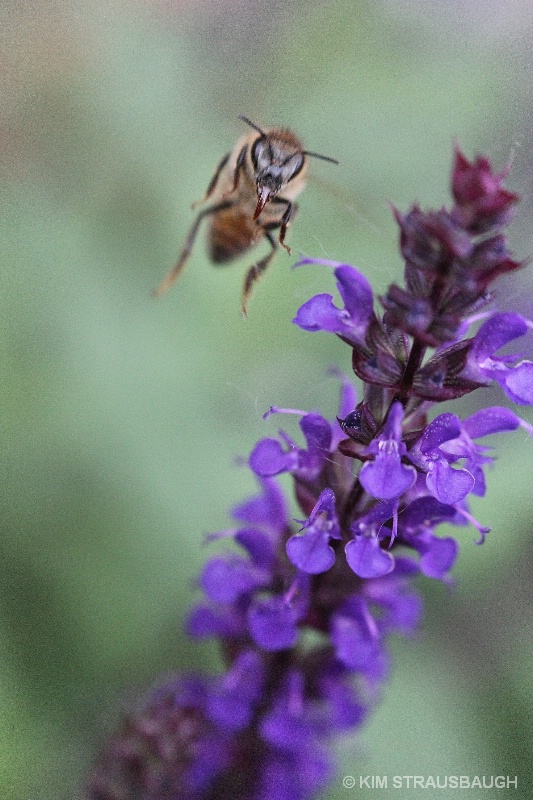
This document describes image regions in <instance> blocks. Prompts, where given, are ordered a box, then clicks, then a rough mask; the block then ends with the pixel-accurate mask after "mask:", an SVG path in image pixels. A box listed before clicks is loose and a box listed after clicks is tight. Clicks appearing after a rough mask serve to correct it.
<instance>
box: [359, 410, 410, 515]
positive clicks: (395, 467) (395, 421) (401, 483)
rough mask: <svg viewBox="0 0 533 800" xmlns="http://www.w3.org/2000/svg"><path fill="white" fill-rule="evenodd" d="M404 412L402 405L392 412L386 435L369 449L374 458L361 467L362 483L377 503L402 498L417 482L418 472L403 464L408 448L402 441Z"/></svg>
mask: <svg viewBox="0 0 533 800" xmlns="http://www.w3.org/2000/svg"><path fill="white" fill-rule="evenodd" d="M402 418H403V409H402V406H401V404H400V403H393V405H392V406H391V408H390V411H389V416H388V418H387V422H386V424H385V427H384V429H383V433H382V434H380V435H379V436H378V437H377V438H376V439H374V440H373V441H372V442H371V444H370V445H369V446H368V447H367V450H366V453H367V454H368V455H371V456H374V458H372V460H371V461H367V462H366V463H365V464H363V466H362V467H361V471H360V473H359V480H360V481H361V485H362V487H363V488H364V490H365V491H366V492H368V494H371V495H372V497H375V498H376V499H378V500H392V499H394V498H398V497H401V495H402V494H404V493H405V492H406V491H407V490H408V489H410V487H411V486H412V485H413V484H414V482H415V480H416V470H415V469H414V467H411V466H409V465H407V464H404V463H403V462H402V457H403V456H405V455H406V452H407V448H406V446H405V444H404V443H403V441H402Z"/></svg>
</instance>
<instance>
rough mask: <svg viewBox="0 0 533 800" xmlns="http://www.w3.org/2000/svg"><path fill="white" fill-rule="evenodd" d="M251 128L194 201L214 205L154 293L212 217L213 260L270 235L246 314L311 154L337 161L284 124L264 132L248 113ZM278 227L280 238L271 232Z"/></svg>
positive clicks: (248, 287) (222, 260)
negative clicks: (307, 147) (306, 147)
mask: <svg viewBox="0 0 533 800" xmlns="http://www.w3.org/2000/svg"><path fill="white" fill-rule="evenodd" d="M239 119H241V120H242V121H243V122H246V124H247V125H249V126H250V127H251V128H253V132H250V133H247V134H245V135H244V136H242V137H241V138H240V139H239V141H238V142H237V144H236V145H235V147H234V149H233V150H232V151H231V152H230V153H227V154H226V155H225V156H224V158H223V159H222V160H221V161H220V163H219V165H218V166H217V168H216V170H215V173H214V175H213V177H212V179H211V182H210V183H209V186H208V187H207V190H206V193H205V196H204V197H203V199H202V200H200V202H199V203H195V204H194V205H193V208H194V207H195V206H196V205H200V204H202V203H205V202H206V201H207V200H209V199H210V198H211V199H212V200H213V202H212V205H209V206H207V207H206V208H204V209H203V210H202V211H200V212H199V213H198V214H197V216H196V219H195V220H194V222H193V224H192V226H191V229H190V230H189V233H188V236H187V238H186V240H185V244H184V246H183V249H182V251H181V253H180V256H179V259H178V262H177V264H176V266H175V267H173V268H172V269H171V270H170V271H169V272H168V274H167V275H166V276H165V278H163V280H162V282H161V283H160V284H159V286H158V287H157V288H156V289H155V290H154V291H153V295H154V297H159V296H160V295H162V294H164V293H165V292H166V291H167V290H168V289H170V287H171V286H172V284H173V283H174V282H175V281H176V280H177V279H178V278H179V276H180V275H181V273H182V272H183V270H184V269H185V266H186V264H187V261H188V260H189V257H190V255H191V253H192V249H193V246H194V242H195V240H196V236H197V234H198V229H199V227H200V224H201V222H202V220H203V219H204V218H205V217H209V218H210V225H209V229H208V235H207V236H208V252H209V257H210V259H211V261H212V262H213V263H214V264H226V263H227V262H228V261H232V260H233V259H235V258H237V257H238V256H240V255H242V254H244V253H246V252H247V251H248V250H249V249H250V248H251V247H253V246H254V245H256V244H258V243H259V242H260V241H261V240H262V239H266V240H267V241H268V243H269V244H270V248H271V249H270V250H269V252H268V253H267V255H265V256H263V258H261V259H260V260H259V261H256V262H255V263H254V264H252V266H251V267H250V268H249V269H248V271H247V273H246V276H245V278H244V284H243V290H242V312H243V314H244V315H245V316H246V309H247V303H248V299H249V297H250V292H251V291H252V286H253V284H254V283H255V281H257V280H258V279H259V278H260V277H261V275H262V274H263V272H264V271H265V270H266V269H267V267H268V266H269V264H270V262H271V261H272V259H273V257H274V254H275V252H276V250H277V248H278V245H281V246H282V247H284V248H285V250H286V251H287V252H288V253H289V254H290V252H291V251H290V248H289V247H288V246H287V245H286V244H285V236H286V234H287V228H288V226H289V223H290V222H291V220H292V219H294V216H295V214H296V212H297V210H298V206H297V205H296V203H295V202H294V200H295V199H296V197H297V196H298V195H299V194H300V192H301V191H302V190H303V188H304V187H305V184H306V182H307V166H308V157H309V156H311V157H313V158H321V159H323V160H324V161H331V162H333V163H334V164H338V163H339V162H338V161H337V160H336V159H335V158H330V157H329V156H323V155H320V154H319V153H313V152H311V151H310V150H304V149H303V146H302V142H301V141H300V139H299V138H298V137H297V136H296V135H295V134H294V133H292V131H289V130H287V129H286V128H266V129H265V130H263V129H262V128H260V127H259V126H258V125H256V124H255V123H254V122H252V121H251V120H249V119H248V118H247V117H244V116H242V115H241V116H240V117H239ZM276 230H279V233H278V236H277V238H276V237H275V236H274V235H273V234H272V231H276Z"/></svg>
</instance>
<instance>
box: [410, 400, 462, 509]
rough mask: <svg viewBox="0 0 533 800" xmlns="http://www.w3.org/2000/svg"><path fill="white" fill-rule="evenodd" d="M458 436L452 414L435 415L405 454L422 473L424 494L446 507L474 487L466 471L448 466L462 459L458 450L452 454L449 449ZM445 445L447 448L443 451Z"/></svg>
mask: <svg viewBox="0 0 533 800" xmlns="http://www.w3.org/2000/svg"><path fill="white" fill-rule="evenodd" d="M460 434H461V422H460V420H459V418H458V417H456V416H455V414H439V416H438V417H436V418H435V419H434V420H433V422H430V423H429V425H428V426H427V428H426V429H425V431H424V432H423V433H422V435H421V437H420V439H419V440H418V442H417V443H416V445H415V446H414V447H413V448H412V449H411V450H410V451H409V459H410V460H411V461H412V463H413V464H415V465H416V466H417V467H418V468H419V469H421V470H423V471H424V472H425V473H426V486H427V488H428V491H429V492H431V494H432V495H433V496H434V497H436V498H437V500H439V501H440V502H441V503H445V504H449V505H452V504H454V503H458V502H459V501H460V500H463V499H464V498H465V497H466V496H467V494H468V493H469V492H470V491H471V490H472V489H473V488H474V483H475V478H474V476H473V475H472V474H471V473H470V472H469V471H468V470H467V469H461V468H459V469H454V468H453V467H451V466H450V464H451V463H453V462H455V461H457V460H458V458H460V457H461V456H462V453H461V451H460V450H459V451H458V452H457V451H456V452H454V451H453V446H451V445H450V442H451V440H456V439H457V438H458V437H459V436H460ZM445 444H447V445H448V447H447V448H446V449H445V447H444V446H443V445H445Z"/></svg>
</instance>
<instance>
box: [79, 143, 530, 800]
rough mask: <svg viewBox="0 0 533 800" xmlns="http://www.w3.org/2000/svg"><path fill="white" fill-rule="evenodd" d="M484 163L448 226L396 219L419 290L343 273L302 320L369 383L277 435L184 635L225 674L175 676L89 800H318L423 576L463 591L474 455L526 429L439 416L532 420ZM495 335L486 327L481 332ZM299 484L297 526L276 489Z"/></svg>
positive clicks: (481, 463) (457, 172) (127, 733)
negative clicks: (335, 344) (379, 286)
mask: <svg viewBox="0 0 533 800" xmlns="http://www.w3.org/2000/svg"><path fill="white" fill-rule="evenodd" d="M507 172H508V170H507V169H504V170H503V171H502V172H500V173H495V172H494V171H493V170H492V167H491V165H490V163H489V161H488V159H486V158H485V157H479V158H477V159H476V160H475V161H474V162H469V161H468V160H467V159H466V158H465V156H464V155H463V154H462V153H461V152H459V150H456V152H455V159H454V165H453V170H452V181H451V190H452V196H453V201H454V203H453V206H452V207H451V208H450V209H441V210H439V211H429V212H424V211H422V210H421V209H420V208H419V207H418V206H413V207H412V208H411V209H410V210H409V211H408V212H407V213H406V214H401V213H400V212H398V211H397V210H394V214H395V217H396V220H397V222H398V225H399V228H400V250H401V253H402V255H403V258H404V261H405V271H404V285H403V286H398V285H396V284H392V285H391V286H390V287H389V289H388V290H387V292H386V294H385V295H384V296H383V297H381V298H379V301H380V303H381V306H382V309H383V313H378V311H376V310H375V306H376V303H375V299H374V296H373V292H372V288H371V286H370V283H369V282H368V280H367V278H366V277H365V276H364V275H362V274H361V273H360V272H359V271H358V270H357V269H355V268H354V267H352V266H349V265H347V264H341V263H338V262H324V261H320V260H314V259H303V260H302V261H300V262H299V264H298V265H296V266H302V265H304V264H319V265H322V266H326V267H329V268H330V269H332V270H333V273H334V275H335V278H336V280H337V288H338V291H339V295H340V298H341V301H342V305H341V306H340V307H339V306H337V305H336V304H335V302H334V299H333V297H332V296H331V295H329V294H320V295H317V296H315V297H312V298H311V299H310V300H308V301H307V302H306V303H305V304H304V305H303V306H302V307H301V308H300V309H299V311H298V312H297V315H296V317H295V319H294V322H295V324H296V325H298V326H299V327H301V328H303V329H304V330H307V331H310V332H317V331H322V332H326V333H330V334H334V335H336V336H337V337H338V338H339V339H340V340H341V341H342V342H344V343H345V344H346V345H347V346H348V347H349V348H350V350H351V354H350V356H351V365H352V369H353V372H354V374H355V376H356V377H357V378H358V379H359V381H360V383H361V390H360V399H358V397H357V393H356V388H355V386H354V384H353V383H352V382H351V381H350V380H348V378H347V377H345V376H344V375H342V374H341V373H336V376H337V379H338V382H339V385H340V402H339V411H338V416H337V417H336V418H335V419H333V420H329V419H327V418H326V417H324V416H323V415H322V414H320V413H319V412H317V411H310V412H306V411H302V410H296V409H279V408H275V407H272V408H271V409H270V410H269V411H268V412H267V414H266V415H265V416H269V415H271V414H280V415H283V414H288V413H292V414H296V415H297V416H298V417H299V427H300V431H301V436H300V437H299V441H295V440H294V439H293V438H292V437H291V436H289V435H288V434H287V433H286V432H284V431H280V433H279V435H278V436H277V437H265V438H263V439H261V440H260V441H259V442H257V444H256V445H255V446H254V448H253V449H252V452H251V454H250V456H249V459H248V466H249V468H250V469H251V470H252V472H253V473H254V475H255V476H256V479H257V483H258V487H259V491H258V494H257V495H255V496H253V497H252V498H250V499H248V500H246V501H244V502H243V503H240V504H239V505H237V506H235V507H234V508H233V510H232V512H231V513H232V518H233V525H232V527H231V528H230V529H228V530H225V531H222V532H220V533H219V534H213V535H212V537H211V538H212V539H217V538H223V537H230V538H231V539H233V541H234V543H235V544H236V545H237V550H238V552H234V551H232V552H231V553H228V554H224V555H217V556H214V557H212V558H211V559H209V560H208V561H207V563H206V564H205V566H204V569H203V571H202V573H201V575H200V578H199V586H200V588H201V590H202V592H203V595H204V599H203V600H202V601H200V602H198V603H197V604H196V605H195V606H194V608H193V609H192V611H191V614H190V616H189V619H188V622H187V632H188V634H189V635H190V636H191V637H193V638H196V639H206V638H212V637H214V638H216V639H217V640H218V641H219V643H220V646H221V652H222V653H223V656H224V660H225V664H226V672H224V673H223V674H221V675H216V676H211V677H209V676H199V675H192V676H180V677H177V678H175V679H174V680H171V681H167V682H166V683H165V684H164V685H163V686H162V687H160V688H158V689H156V690H154V691H153V692H151V693H150V694H149V695H148V696H147V697H146V698H144V699H143V701H142V702H141V704H140V706H139V708H138V709H137V710H135V711H134V712H132V714H131V715H130V716H129V717H128V719H127V720H126V722H125V723H124V727H123V729H122V730H121V731H119V732H118V733H117V734H116V735H115V736H114V737H113V738H112V739H111V741H110V742H109V744H108V745H107V746H106V748H104V751H103V753H102V755H101V757H100V760H99V762H98V764H97V766H96V767H95V769H94V771H93V773H92V775H91V776H90V781H89V788H88V797H89V798H90V800H129V798H132V799H133V798H136V799H137V798H139V799H140V800H171V798H172V800H177V799H178V798H183V800H209V798H215V797H217V798H220V797H231V798H233V800H267V798H269V799H270V798H272V797H275V798H277V800H311V798H313V797H316V796H317V795H318V794H319V793H320V792H321V791H322V790H323V789H324V788H325V787H326V786H327V784H328V783H329V782H330V781H331V780H332V778H333V776H334V773H335V766H334V762H333V759H332V755H331V742H332V740H333V739H334V737H335V736H336V735H338V734H340V733H342V732H346V731H354V730H357V729H358V728H359V727H360V726H361V725H362V724H363V722H364V720H365V719H366V717H367V716H368V714H369V713H370V711H371V709H372V707H373V706H374V705H375V703H376V702H377V698H378V690H379V687H380V686H381V685H382V684H383V682H384V681H385V680H386V679H387V676H388V673H389V669H390V664H389V654H388V647H387V643H388V639H389V637H390V636H391V635H393V634H395V635H410V634H412V633H413V632H414V631H415V630H416V628H417V625H418V623H419V620H420V617H421V613H422V601H421V598H420V596H419V594H418V593H417V592H416V591H415V589H414V588H413V579H414V578H415V577H416V576H417V575H423V576H425V577H427V578H431V579H435V580H439V581H442V582H444V583H446V584H450V583H451V582H452V579H451V575H450V572H451V569H452V567H453V565H454V563H455V560H456V557H457V554H458V549H459V545H458V542H457V540H456V538H455V537H452V536H440V535H439V534H438V532H437V529H438V527H439V525H441V524H442V523H447V524H448V525H452V526H458V527H461V528H462V527H465V526H466V525H473V526H474V527H475V528H476V530H477V534H478V536H479V538H478V543H481V542H482V541H483V540H484V537H485V536H486V534H487V533H488V530H489V529H488V528H487V527H486V526H484V525H483V524H482V523H480V522H478V521H476V520H475V519H474V518H473V517H472V515H471V513H470V511H469V507H468V499H469V497H470V496H471V495H476V496H479V497H482V496H484V495H485V492H486V485H485V479H484V470H485V468H486V467H487V466H488V465H489V464H491V463H492V460H493V459H492V457H491V456H489V455H488V448H487V446H486V445H484V444H480V443H479V440H480V439H482V440H483V439H484V438H485V437H486V436H489V435H493V434H496V433H507V432H511V431H515V430H516V429H517V428H519V427H522V428H524V429H525V430H526V431H528V433H529V434H531V433H532V430H531V426H530V425H529V424H528V423H527V422H526V421H525V420H523V419H521V418H520V417H519V416H518V415H517V414H516V413H515V412H514V411H513V410H512V409H511V408H509V407H506V406H489V407H483V406H481V407H480V408H479V410H478V411H476V412H474V413H473V414H471V415H470V416H469V417H467V418H466V419H461V418H460V417H459V416H458V415H457V414H456V413H453V412H450V411H449V410H446V411H444V412H441V413H435V407H436V406H437V405H438V404H439V403H442V402H447V404H448V405H447V409H448V406H449V404H450V402H451V401H454V400H456V399H458V398H460V397H462V396H464V395H466V394H468V393H471V392H474V391H476V390H478V389H479V388H483V387H486V386H489V385H492V384H494V383H496V384H498V385H499V386H500V387H501V389H502V390H503V392H504V394H505V395H507V397H508V398H509V400H510V401H511V402H512V403H514V404H519V405H531V404H532V403H533V363H532V362H531V361H528V360H524V359H522V357H521V356H520V355H508V354H506V355H498V353H499V351H500V349H501V348H502V347H503V346H504V345H507V344H508V343H509V342H512V341H514V339H516V338H518V337H521V336H523V335H524V334H526V333H527V332H528V331H529V329H530V328H531V327H532V323H530V322H529V321H528V320H526V319H524V318H523V317H522V316H520V315H519V314H516V313H512V312H506V313H499V312H498V311H496V310H494V307H493V305H492V302H493V294H492V284H493V282H494V281H495V280H496V279H497V278H498V277H499V276H500V275H503V274H505V273H507V272H510V271H514V270H516V269H518V268H519V267H521V266H522V264H521V263H520V262H518V261H516V260H515V259H514V258H513V257H512V254H511V253H510V251H509V250H508V246H507V239H506V235H505V228H506V226H507V225H508V224H509V222H510V221H511V219H512V216H513V212H514V206H515V204H516V202H517V199H518V198H517V196H516V195H515V194H513V193H512V192H510V191H508V190H507V189H506V188H504V186H503V181H504V179H505V177H506V175H507ZM479 323H481V324H479ZM282 474H289V475H290V476H291V478H292V483H293V486H294V494H295V497H296V501H297V503H298V506H299V509H300V514H301V517H300V518H299V519H298V520H294V519H292V518H291V515H290V512H289V504H288V501H287V498H286V496H285V493H284V491H283V489H282V488H281V485H280V483H279V476H280V475H282Z"/></svg>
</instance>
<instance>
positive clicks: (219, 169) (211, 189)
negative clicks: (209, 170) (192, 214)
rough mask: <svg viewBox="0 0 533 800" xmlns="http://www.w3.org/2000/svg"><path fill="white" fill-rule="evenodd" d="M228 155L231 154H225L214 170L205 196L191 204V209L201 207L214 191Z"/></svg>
mask: <svg viewBox="0 0 533 800" xmlns="http://www.w3.org/2000/svg"><path fill="white" fill-rule="evenodd" d="M230 155H231V153H226V155H225V156H224V158H222V159H221V161H220V164H219V165H218V167H217V168H216V170H215V174H214V175H213V177H212V178H211V180H210V181H209V186H208V187H207V189H206V192H205V195H204V196H203V197H202V199H201V200H197V201H196V203H193V204H192V208H196V207H197V206H201V205H202V203H205V201H206V200H209V198H210V197H211V195H212V194H213V192H214V191H215V187H216V185H217V183H218V179H219V178H220V173H221V172H222V170H223V169H224V167H225V166H226V164H227V163H228V159H229V157H230Z"/></svg>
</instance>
